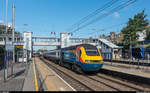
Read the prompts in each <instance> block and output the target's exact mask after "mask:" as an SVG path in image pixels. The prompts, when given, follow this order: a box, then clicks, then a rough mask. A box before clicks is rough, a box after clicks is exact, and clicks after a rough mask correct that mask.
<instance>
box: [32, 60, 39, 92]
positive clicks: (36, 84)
mask: <svg viewBox="0 0 150 93" xmlns="http://www.w3.org/2000/svg"><path fill="white" fill-rule="evenodd" d="M33 71H34V83H35V91H38V90H39V88H38V83H37V77H36V71H35V64H34V61H33Z"/></svg>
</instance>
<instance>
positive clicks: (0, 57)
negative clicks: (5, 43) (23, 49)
mask: <svg viewBox="0 0 150 93" xmlns="http://www.w3.org/2000/svg"><path fill="white" fill-rule="evenodd" d="M4 57H5V56H4V51H3V49H2V48H1V47H0V70H1V69H2V68H3V67H4Z"/></svg>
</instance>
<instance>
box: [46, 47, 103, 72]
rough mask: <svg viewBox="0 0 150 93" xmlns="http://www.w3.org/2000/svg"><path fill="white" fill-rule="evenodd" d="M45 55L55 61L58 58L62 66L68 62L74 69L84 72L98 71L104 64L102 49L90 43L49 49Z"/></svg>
mask: <svg viewBox="0 0 150 93" xmlns="http://www.w3.org/2000/svg"><path fill="white" fill-rule="evenodd" d="M44 57H45V58H47V59H50V60H53V61H54V60H56V61H57V62H58V63H59V64H60V65H62V66H64V65H65V64H68V65H69V66H70V68H72V69H73V70H77V71H84V72H91V71H92V72H93V71H94V72H97V71H99V70H100V68H101V67H102V65H103V58H102V56H101V53H100V50H99V49H98V48H97V47H96V46H93V45H90V44H80V45H76V46H70V47H66V48H61V49H60V50H53V51H49V52H47V53H45V54H44Z"/></svg>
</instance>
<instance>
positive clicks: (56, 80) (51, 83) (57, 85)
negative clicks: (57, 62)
mask: <svg viewBox="0 0 150 93" xmlns="http://www.w3.org/2000/svg"><path fill="white" fill-rule="evenodd" d="M35 64H36V66H37V68H38V70H39V72H40V74H41V76H42V79H43V84H45V85H46V88H47V91H75V90H74V89H73V88H72V87H71V86H70V85H69V84H67V82H65V81H64V80H63V79H62V78H61V77H59V76H58V75H57V73H56V72H54V71H53V70H52V69H51V68H49V67H48V66H47V65H46V64H45V63H44V62H42V61H41V60H40V59H39V58H35Z"/></svg>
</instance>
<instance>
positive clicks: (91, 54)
mask: <svg viewBox="0 0 150 93" xmlns="http://www.w3.org/2000/svg"><path fill="white" fill-rule="evenodd" d="M86 54H87V55H88V56H99V52H98V50H97V49H95V50H86Z"/></svg>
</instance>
